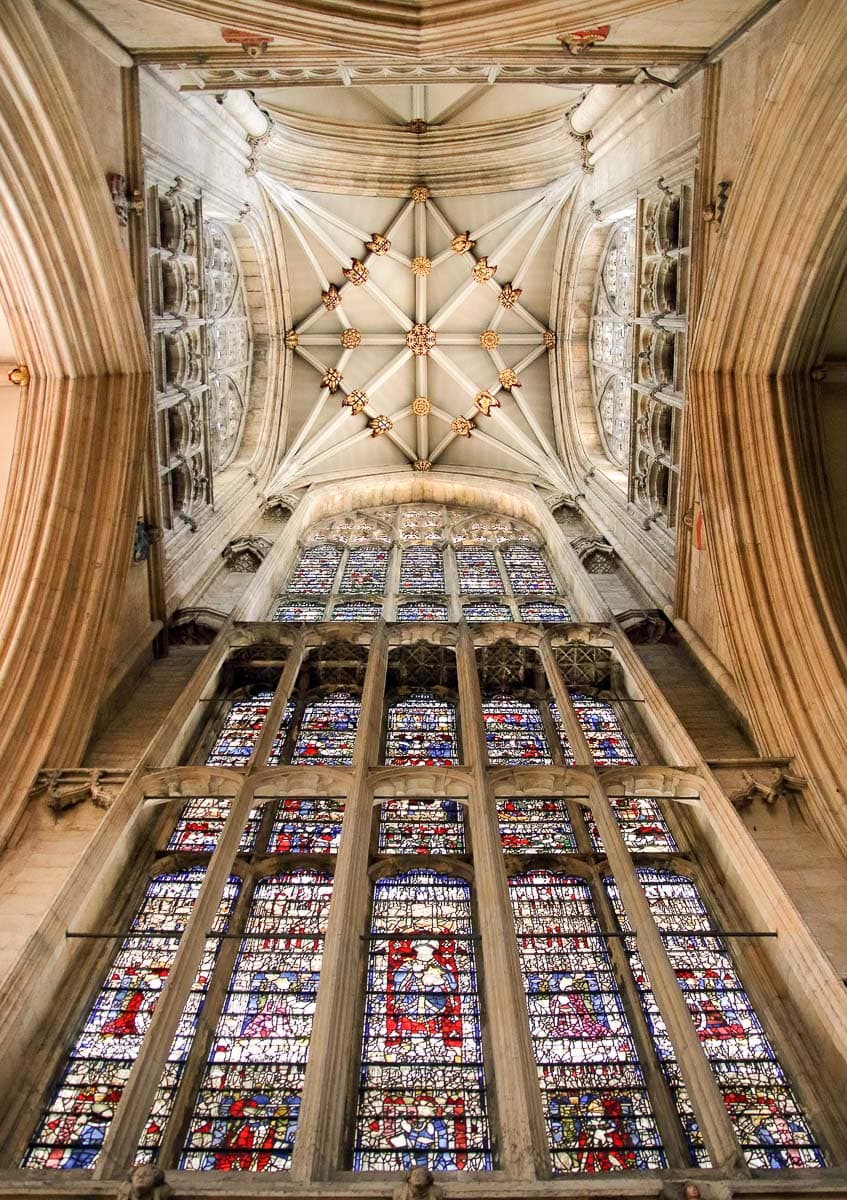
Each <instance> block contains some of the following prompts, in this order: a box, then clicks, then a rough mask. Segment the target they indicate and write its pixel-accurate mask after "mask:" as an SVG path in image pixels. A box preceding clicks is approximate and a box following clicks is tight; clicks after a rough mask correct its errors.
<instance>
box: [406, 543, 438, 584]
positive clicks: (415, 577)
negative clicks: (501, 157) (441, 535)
mask: <svg viewBox="0 0 847 1200" xmlns="http://www.w3.org/2000/svg"><path fill="white" fill-rule="evenodd" d="M400 591H401V592H429V593H434V594H439V593H441V592H443V591H444V560H443V557H442V554H441V551H440V550H439V549H437V548H436V547H435V546H408V547H407V548H406V549H405V550H404V551H403V558H402V562H401V565H400Z"/></svg>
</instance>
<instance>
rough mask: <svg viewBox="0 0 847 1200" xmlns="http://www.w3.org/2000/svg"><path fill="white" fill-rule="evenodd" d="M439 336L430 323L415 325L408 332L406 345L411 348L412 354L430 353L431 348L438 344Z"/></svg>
mask: <svg viewBox="0 0 847 1200" xmlns="http://www.w3.org/2000/svg"><path fill="white" fill-rule="evenodd" d="M437 342H438V337H437V335H436V332H435V330H434V329H431V328H430V327H429V325H424V324H420V325H413V326H412V328H411V329H410V330H409V332H408V333H407V334H406V345H407V346H408V347H409V349H410V350H411V352H412V354H417V355H419V356H420V355H424V354H429V352H430V350H432V349H433V347H434V346H435V345H436V344H437Z"/></svg>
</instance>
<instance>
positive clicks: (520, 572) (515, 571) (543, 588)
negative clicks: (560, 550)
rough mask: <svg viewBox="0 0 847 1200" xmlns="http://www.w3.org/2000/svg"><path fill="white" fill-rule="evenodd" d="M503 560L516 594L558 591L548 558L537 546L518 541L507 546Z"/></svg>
mask: <svg viewBox="0 0 847 1200" xmlns="http://www.w3.org/2000/svg"><path fill="white" fill-rule="evenodd" d="M503 562H504V563H505V564H506V573H507V575H508V576H509V583H510V584H511V585H512V591H513V592H514V593H515V595H516V596H522V595H525V594H526V593H529V592H543V593H545V594H546V595H550V596H553V595H555V594H556V592H557V591H558V589H557V587H556V585H555V583H554V582H553V576H552V575H551V574H550V568H549V567H548V566H547V560H546V559H545V557H544V555H543V554H542V553H541V551H540V550H539V549H538V547H537V546H526V545H521V544H520V543H518V544H517V545H515V546H507V547H506V549H505V550H504V551H503Z"/></svg>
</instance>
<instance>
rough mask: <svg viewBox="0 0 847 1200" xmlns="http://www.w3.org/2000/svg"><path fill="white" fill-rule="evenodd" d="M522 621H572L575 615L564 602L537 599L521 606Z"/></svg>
mask: <svg viewBox="0 0 847 1200" xmlns="http://www.w3.org/2000/svg"><path fill="white" fill-rule="evenodd" d="M520 611H521V620H522V621H551V622H552V621H557V622H558V621H572V620H573V616H572V615H571V613H570V612H569V611H568V609H566V608H565V606H564V604H552V603H550V602H546V603H545V602H544V601H543V600H537V601H535V602H534V603H532V604H522V605H521V607H520Z"/></svg>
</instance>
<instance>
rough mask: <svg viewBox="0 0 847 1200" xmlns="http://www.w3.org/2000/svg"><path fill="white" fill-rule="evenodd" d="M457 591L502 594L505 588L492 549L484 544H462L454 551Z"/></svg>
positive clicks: (469, 593) (467, 593)
mask: <svg viewBox="0 0 847 1200" xmlns="http://www.w3.org/2000/svg"><path fill="white" fill-rule="evenodd" d="M456 567H457V569H458V572H459V591H460V592H461V593H462V595H464V596H467V595H492V594H493V595H502V594H503V593H504V592H505V591H506V589H505V588H504V586H503V580H502V579H501V578H500V572H499V571H498V569H497V559H496V558H495V557H494V551H493V550H488V549H487V548H486V547H485V546H463V547H462V548H461V549H458V550H457V551H456Z"/></svg>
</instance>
